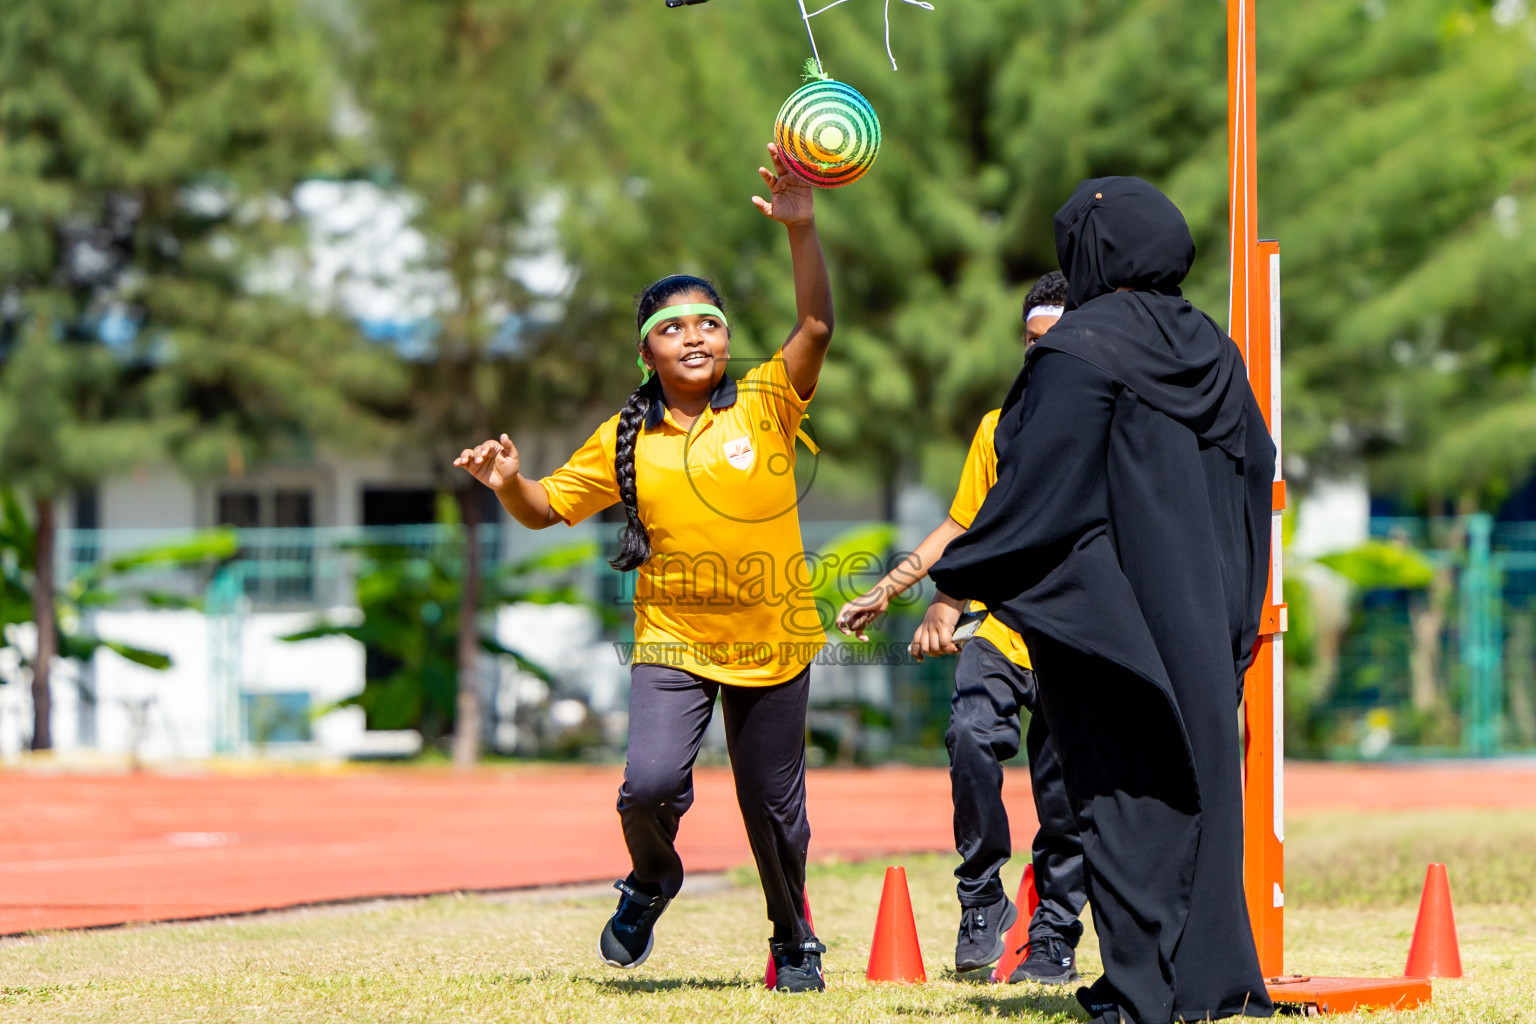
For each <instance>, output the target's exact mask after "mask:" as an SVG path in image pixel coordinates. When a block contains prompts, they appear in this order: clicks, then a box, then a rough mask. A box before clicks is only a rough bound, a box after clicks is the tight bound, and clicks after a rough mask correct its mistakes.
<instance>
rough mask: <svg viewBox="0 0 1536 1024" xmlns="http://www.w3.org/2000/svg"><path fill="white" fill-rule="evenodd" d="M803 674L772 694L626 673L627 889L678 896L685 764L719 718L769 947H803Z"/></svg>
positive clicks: (688, 786)
mask: <svg viewBox="0 0 1536 1024" xmlns="http://www.w3.org/2000/svg"><path fill="white" fill-rule="evenodd" d="M810 679H811V670H810V667H809V666H807V667H806V668H805V669H804V670H803V671H802V672H801V673H800V674H799V675H797V676H795V677H794V678H793V679H791V680H789V681H788V682H784V683H779V684H778V685H775V686H728V685H723V684H721V683H717V682H714V681H713V680H709V679H704V678H702V677H700V676H696V675H694V674H692V673H690V672H685V671H683V670H682V669H678V668H668V667H666V666H662V665H635V666H634V667H633V668H632V669H631V670H630V691H629V756H628V758H627V760H626V761H625V764H624V784H623V785H622V786H620V787H619V819H620V821H621V822H622V823H623V827H624V841H625V843H626V844H628V846H629V857H630V861H631V863H632V864H633V865H634V870H633V872H631V874H630V882H631V884H637V887H638V888H640V889H641V891H646V890H649V891H651V892H659V893H661V894H662V895H664V896H667V897H668V898H671V897H673V896H676V895H677V894H678V892H679V891H680V890H681V889H682V887H683V862H682V860H681V859H680V858H679V857H678V855H677V849H676V847H675V846H674V845H673V842H674V840H675V839H676V838H677V826H678V822H679V821H681V820H682V817H683V815H684V814H686V813H687V812H688V808H689V807H690V806H692V804H693V762H694V759H695V758H696V757H698V754H699V744H700V742H701V741H702V740H703V738H704V730H705V728H706V727H707V726H708V725H709V720H710V716H711V715H712V714H713V713H714V708H715V696H716V695H717V694H718V695H719V697H720V706H721V710H722V712H723V713H724V715H725V741H726V747H727V749H728V750H729V751H730V755H731V773H732V774H733V775H734V776H735V779H736V802H737V803H738V804H739V805H740V806H741V820H742V823H743V824H744V825H746V827H747V839H748V841H749V842H750V843H751V844H752V856H753V858H754V859H756V861H757V871H758V874H759V875H760V876H761V877H762V882H763V896H764V898H765V899H766V900H767V903H768V919H769V920H770V921H772V922H773V937H774V938H776V939H805V938H809V937H810V935H811V930H810V928H809V927H807V925H806V922H805V905H804V902H803V898H804V893H805V855H806V848H807V847H808V846H809V845H810V841H811V826H810V822H809V821H808V820H807V819H806V815H805V708H806V700H807V698H808V697H809V696H810Z"/></svg>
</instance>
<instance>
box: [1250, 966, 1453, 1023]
mask: <svg viewBox="0 0 1536 1024" xmlns="http://www.w3.org/2000/svg"><path fill="white" fill-rule="evenodd" d="M1266 987H1267V988H1268V989H1269V998H1270V999H1272V1000H1274V1001H1275V1002H1276V1003H1280V1004H1285V1005H1284V1006H1282V1007H1280V1008H1281V1009H1300V1010H1301V1011H1302V1012H1304V1013H1305V1012H1312V1013H1319V1014H1321V1013H1348V1012H1349V1011H1351V1010H1358V1009H1373V1008H1374V1009H1384V1010H1408V1009H1412V1008H1413V1007H1415V1006H1419V1005H1421V1004H1423V1003H1427V1002H1429V999H1430V989H1429V981H1428V979H1425V978H1319V977H1315V976H1305V975H1292V976H1290V977H1286V978H1270V979H1269V980H1268V981H1267V982H1266ZM1297 1004H1299V1005H1297Z"/></svg>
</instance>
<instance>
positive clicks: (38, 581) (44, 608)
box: [32, 498, 58, 750]
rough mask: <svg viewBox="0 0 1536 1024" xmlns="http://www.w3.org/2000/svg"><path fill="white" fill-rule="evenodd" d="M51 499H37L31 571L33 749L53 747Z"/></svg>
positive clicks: (54, 649)
mask: <svg viewBox="0 0 1536 1024" xmlns="http://www.w3.org/2000/svg"><path fill="white" fill-rule="evenodd" d="M53 537H54V530H53V501H52V499H49V498H38V499H37V537H36V541H35V547H34V559H35V562H36V565H35V568H34V571H33V574H32V622H33V623H34V624H35V625H36V626H37V656H36V657H34V658H33V659H32V749H33V750H51V749H53V732H52V730H51V729H50V727H49V726H50V723H51V721H52V714H53V699H52V696H53V695H52V692H51V691H50V690H49V684H50V682H51V676H52V671H51V670H52V668H53V659H54V656H55V655H57V654H58V650H57V646H58V644H57V640H58V627H57V625H56V624H55V622H54V610H55V605H54V580H53Z"/></svg>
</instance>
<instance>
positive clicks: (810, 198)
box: [752, 142, 815, 227]
mask: <svg viewBox="0 0 1536 1024" xmlns="http://www.w3.org/2000/svg"><path fill="white" fill-rule="evenodd" d="M768 153H769V155H770V156H771V157H772V158H773V170H772V171H770V170H768V168H766V167H759V168H758V169H757V173H758V174H761V175H762V176H763V181H765V182H766V183H767V184H768V192H769V197H768V198H767V199H764V198H763V197H762V196H753V197H752V204H753V205H754V206H756V207H757V208H758V209H759V210H762V211H763V215H764V216H766V217H771V218H773V219H774V220H776V221H778V222H779V223H780V224H783V225H784V226H785V227H793V226H795V225H799V224H809V223H811V222H812V221H813V220H815V209H814V205H815V199H814V191H813V190H812V188H811V185H810V183H809V182H807V181H805V180H804V179H802V178H799V177H796V176H795V175H794V174H792V173H791V172H790V171H789V170H788V169H787V168H786V167H785V166H784V161H783V160H781V159H779V147H778V146H777V145H775V144H774V143H772V142H770V143H768Z"/></svg>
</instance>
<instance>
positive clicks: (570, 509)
mask: <svg viewBox="0 0 1536 1024" xmlns="http://www.w3.org/2000/svg"><path fill="white" fill-rule="evenodd" d="M618 424H619V418H618V417H617V416H615V417H613V418H612V419H610V420H608V421H607V422H606V423H604V424H603V425H602V426H600V427H598V428H597V429H596V430H594V431H593V432H592V436H591V437H589V438H587V443H586V444H584V445H582V446H581V447H580V448H578V449H577V450H576V454H575V455H572V456H571V457H570V459H569V461H567V462H566V464H565V465H563V466H561V467H560V468H559V469H557V470H555V471H554V472H553V473H551V474H549V476H546V477H545V478H544V479H542V480H540V481H539V483H540V484H541V485H543V487H544V493H545V494H547V495H549V507H550V508H552V509H554V510H555V514H556V515H557V516H559V517H560V518H561V519H563V520H565V524H566V525H567V526H575V525H576V524H577V523H579V522H581V521H582V520H583V519H585V518H587V517H588V516H591V515H596V514H597V513H598V512H601V511H602V510H603V509H605V508H607V507H608V506H609V505H612V504H614V503H615V502H617V501H618V500H619V482H618V479H617V478H616V477H615V476H614V475H613V446H614V443H615V440H616V438H617V436H618Z"/></svg>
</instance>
